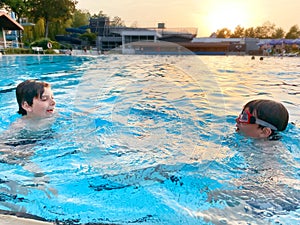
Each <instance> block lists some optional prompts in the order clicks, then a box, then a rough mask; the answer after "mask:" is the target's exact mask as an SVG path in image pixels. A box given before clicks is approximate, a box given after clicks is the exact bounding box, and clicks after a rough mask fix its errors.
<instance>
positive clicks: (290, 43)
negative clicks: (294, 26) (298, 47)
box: [283, 39, 294, 45]
mask: <svg viewBox="0 0 300 225" xmlns="http://www.w3.org/2000/svg"><path fill="white" fill-rule="evenodd" d="M283 43H284V44H287V45H292V44H294V40H292V39H284V40H283Z"/></svg>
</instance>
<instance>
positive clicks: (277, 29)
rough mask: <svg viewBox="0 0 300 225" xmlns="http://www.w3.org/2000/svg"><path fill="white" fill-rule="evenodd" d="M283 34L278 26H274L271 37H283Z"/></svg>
mask: <svg viewBox="0 0 300 225" xmlns="http://www.w3.org/2000/svg"><path fill="white" fill-rule="evenodd" d="M284 35H285V32H284V30H283V29H282V28H281V27H280V28H276V30H275V32H274V33H273V34H272V38H274V39H279V38H284Z"/></svg>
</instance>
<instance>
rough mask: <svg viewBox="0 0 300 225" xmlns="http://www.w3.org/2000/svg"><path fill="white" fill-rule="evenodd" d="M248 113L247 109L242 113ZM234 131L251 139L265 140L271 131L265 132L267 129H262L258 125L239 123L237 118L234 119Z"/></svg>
mask: <svg viewBox="0 0 300 225" xmlns="http://www.w3.org/2000/svg"><path fill="white" fill-rule="evenodd" d="M247 110H248V111H249V108H245V109H244V111H247ZM253 116H254V117H256V111H255V110H254V112H253ZM235 121H236V131H237V132H240V133H241V134H243V135H244V136H247V137H252V138H266V137H268V136H269V135H270V131H271V130H267V129H269V128H267V127H264V128H260V127H259V125H258V124H249V123H244V122H240V121H239V117H238V118H236V120H235Z"/></svg>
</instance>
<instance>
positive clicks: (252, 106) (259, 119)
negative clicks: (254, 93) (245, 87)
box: [236, 99, 289, 138]
mask: <svg viewBox="0 0 300 225" xmlns="http://www.w3.org/2000/svg"><path fill="white" fill-rule="evenodd" d="M288 120H289V113H288V111H287V109H286V108H285V107H284V105H283V104H281V103H279V102H276V101H272V100H265V99H257V100H252V101H250V102H248V103H247V104H246V105H245V106H244V108H243V111H242V113H241V114H240V115H239V116H238V118H236V127H237V129H236V130H237V131H238V132H240V133H242V134H243V135H245V136H248V137H252V138H272V137H275V136H276V133H277V132H278V131H284V130H285V129H286V127H287V124H288Z"/></svg>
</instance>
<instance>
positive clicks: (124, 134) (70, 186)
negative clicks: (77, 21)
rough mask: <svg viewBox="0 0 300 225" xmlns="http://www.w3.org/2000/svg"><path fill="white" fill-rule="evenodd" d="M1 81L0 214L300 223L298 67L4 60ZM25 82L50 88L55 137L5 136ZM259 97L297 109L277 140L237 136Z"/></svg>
mask: <svg viewBox="0 0 300 225" xmlns="http://www.w3.org/2000/svg"><path fill="white" fill-rule="evenodd" d="M0 74H1V78H0V100H1V101H0V107H1V121H0V122H1V126H0V132H1V144H0V147H1V152H0V168H1V169H0V210H4V211H10V212H15V213H16V212H22V213H26V214H30V215H34V216H37V217H39V218H43V219H45V220H47V221H56V222H57V223H58V222H60V223H62V224H87V223H90V224H92V223H99V224H297V223H299V218H300V173H299V171H300V170H299V167H300V145H299V139H300V138H299V127H300V126H299V119H300V111H299V105H300V98H299V96H300V76H299V75H300V61H299V58H279V57H278V58H275V57H266V58H264V60H263V61H260V60H258V59H256V60H251V59H250V57H248V56H229V57H228V56H193V55H183V56H170V55H169V56H168V55H165V56H159V55H156V56H154V55H153V56H146V55H144V56H142V55H139V56H135V55H127V56H126V55H101V56H41V55H40V56H2V57H1V58H0ZM25 79H41V80H44V81H47V82H49V83H51V85H52V89H53V91H54V95H55V99H56V102H57V111H58V113H57V115H56V118H55V121H54V122H53V124H52V125H51V127H50V128H49V129H46V130H42V131H39V132H37V131H35V132H33V131H26V130H25V131H24V132H23V133H22V134H17V133H14V132H13V131H10V132H7V131H8V130H10V126H11V124H12V123H13V122H14V121H16V120H18V119H19V117H20V116H19V115H17V113H16V112H17V109H18V107H17V103H16V100H15V87H16V86H17V84H18V83H19V82H21V81H23V80H25ZM255 98H267V99H274V100H278V101H281V102H282V103H283V104H284V105H285V106H286V107H287V109H288V110H289V113H290V121H289V125H288V128H287V130H286V131H284V132H282V134H281V136H282V137H281V139H280V140H279V141H257V140H252V139H249V138H245V137H243V136H241V135H240V134H237V133H236V132H235V118H236V116H237V115H238V114H239V112H240V111H241V109H242V107H243V105H244V104H245V103H246V102H248V101H249V100H251V99H255ZM7 133H9V135H8V134H7ZM12 153H13V154H12Z"/></svg>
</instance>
